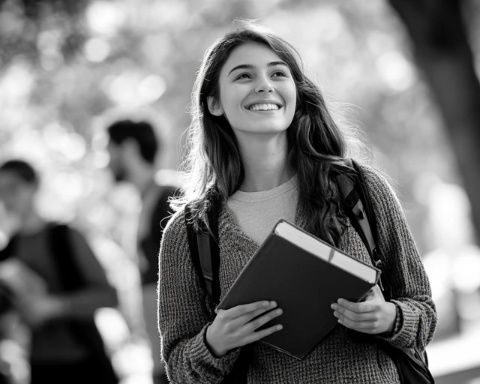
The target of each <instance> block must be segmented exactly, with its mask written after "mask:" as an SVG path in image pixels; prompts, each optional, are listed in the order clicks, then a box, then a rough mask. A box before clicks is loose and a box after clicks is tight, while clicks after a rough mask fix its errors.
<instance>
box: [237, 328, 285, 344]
mask: <svg viewBox="0 0 480 384" xmlns="http://www.w3.org/2000/svg"><path fill="white" fill-rule="evenodd" d="M282 329H283V325H281V324H277V325H273V326H271V327H269V328H265V329H262V330H260V331H257V332H253V333H250V334H249V335H248V336H246V337H245V338H244V339H243V340H242V341H241V345H239V346H243V345H247V344H250V343H253V342H255V341H258V340H261V339H263V338H264V337H267V336H268V335H271V334H272V333H275V332H278V331H280V330H282Z"/></svg>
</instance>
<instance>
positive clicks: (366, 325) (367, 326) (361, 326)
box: [338, 318, 376, 333]
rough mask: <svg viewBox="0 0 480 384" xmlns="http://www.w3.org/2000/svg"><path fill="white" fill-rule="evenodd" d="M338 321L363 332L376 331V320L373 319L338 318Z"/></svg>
mask: <svg viewBox="0 0 480 384" xmlns="http://www.w3.org/2000/svg"><path fill="white" fill-rule="evenodd" d="M338 323H339V324H342V325H343V326H344V327H346V328H349V329H352V330H354V331H358V332H362V333H375V329H376V326H375V322H372V321H352V320H350V319H348V318H342V319H338Z"/></svg>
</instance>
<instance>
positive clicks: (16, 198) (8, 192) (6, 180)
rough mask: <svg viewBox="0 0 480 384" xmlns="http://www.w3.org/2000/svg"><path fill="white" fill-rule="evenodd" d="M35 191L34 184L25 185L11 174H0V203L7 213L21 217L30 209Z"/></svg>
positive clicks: (20, 179) (24, 182) (25, 183)
mask: <svg viewBox="0 0 480 384" xmlns="http://www.w3.org/2000/svg"><path fill="white" fill-rule="evenodd" d="M36 191H37V186H36V184H30V183H27V182H26V181H24V180H23V179H22V178H20V177H18V176H17V175H16V174H15V173H13V172H0V203H3V204H4V206H5V209H6V210H7V212H8V213H10V214H13V215H16V216H23V214H24V213H25V212H27V211H28V210H30V209H31V207H32V202H33V200H34V197H35V194H36Z"/></svg>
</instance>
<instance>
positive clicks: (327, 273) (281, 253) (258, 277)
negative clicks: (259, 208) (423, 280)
mask: <svg viewBox="0 0 480 384" xmlns="http://www.w3.org/2000/svg"><path fill="white" fill-rule="evenodd" d="M379 275H380V271H379V270H378V269H377V268H375V267H373V266H371V265H369V264H367V263H364V262H362V261H360V260H357V259H355V258H353V257H351V256H349V255H347V254H346V253H345V252H343V251H341V250H339V249H337V248H335V247H332V246H331V245H329V244H327V243H326V242H324V241H322V240H320V239H318V238H316V237H315V236H313V235H311V234H309V233H307V232H306V231H304V230H303V229H301V228H299V227H298V226H296V225H294V224H291V223H289V222H287V221H285V220H280V221H279V222H278V223H277V224H276V225H275V227H274V228H273V230H272V232H271V233H270V235H269V236H268V237H267V239H266V240H265V241H264V242H263V244H262V245H261V246H260V248H259V249H258V250H257V252H256V253H255V255H254V256H253V257H252V258H251V260H250V261H249V262H248V263H247V264H246V265H245V267H244V268H243V270H242V272H241V273H240V274H239V276H238V277H237V279H236V280H235V282H234V283H233V285H232V286H231V288H230V289H229V290H228V292H227V293H226V295H225V297H224V298H223V299H222V301H221V302H220V304H219V305H218V308H220V309H228V308H232V307H234V306H237V305H241V304H248V303H252V302H255V301H260V300H275V301H276V302H277V304H278V307H279V308H282V309H283V314H282V315H281V316H279V317H277V318H275V319H273V320H272V321H270V322H269V323H268V324H266V325H265V326H264V327H269V326H272V325H274V324H282V325H283V329H282V330H280V331H277V332H275V333H273V334H271V335H269V336H267V337H265V338H264V339H262V340H261V342H263V343H266V344H268V345H270V346H272V347H274V348H276V349H278V350H280V351H282V352H285V353H287V354H289V355H291V356H293V357H295V358H297V359H302V358H304V357H305V356H306V355H307V354H308V353H309V352H310V351H311V350H312V349H313V348H314V347H315V346H316V345H317V344H318V343H320V342H321V340H322V339H323V338H324V337H325V336H326V335H327V334H328V333H329V332H330V331H331V330H332V329H333V328H334V327H335V325H336V324H337V319H336V318H335V316H333V310H332V309H331V308H330V305H331V304H332V303H334V302H336V301H337V299H339V298H344V299H347V300H350V301H359V300H361V299H362V298H363V297H365V295H366V294H367V293H368V291H369V290H370V289H371V288H372V287H373V286H374V285H375V284H376V283H377V281H378V279H379Z"/></svg>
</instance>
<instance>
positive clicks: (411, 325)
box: [364, 168, 437, 350]
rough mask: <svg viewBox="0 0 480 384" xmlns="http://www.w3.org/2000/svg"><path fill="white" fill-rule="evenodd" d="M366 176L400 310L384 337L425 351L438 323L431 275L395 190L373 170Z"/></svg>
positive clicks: (388, 281)
mask: <svg viewBox="0 0 480 384" xmlns="http://www.w3.org/2000/svg"><path fill="white" fill-rule="evenodd" d="M364 174H365V181H366V183H367V187H368V189H369V194H370V198H371V202H372V205H373V210H374V213H375V217H376V218H377V231H378V245H377V246H378V248H379V250H380V252H381V255H382V259H383V260H384V265H383V266H382V279H383V281H385V282H386V285H388V286H389V287H390V289H391V300H390V301H391V302H392V303H394V304H395V305H396V307H397V319H396V322H395V327H394V330H393V332H392V333H390V334H389V335H388V336H384V337H382V338H383V339H385V340H387V341H389V342H390V343H392V344H393V345H396V346H399V347H407V348H411V347H414V346H416V347H417V348H420V349H422V350H423V349H425V346H426V345H427V344H428V343H429V342H430V341H431V339H432V337H433V333H434V330H435V326H436V322H437V315H436V310H435V305H434V303H433V300H432V295H431V290H430V283H429V280H428V276H427V274H426V272H425V269H424V267H423V264H422V261H421V259H420V255H419V253H418V250H417V247H416V244H415V241H414V239H413V236H412V234H411V232H410V230H409V227H408V225H407V221H406V217H405V214H404V212H403V209H402V207H401V205H400V202H399V200H398V198H397V197H396V195H395V193H394V191H393V190H392V188H391V187H390V185H389V184H388V182H387V181H386V180H385V178H383V177H382V176H381V175H379V174H378V173H376V172H374V171H373V170H371V169H369V168H366V169H365V170H364Z"/></svg>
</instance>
